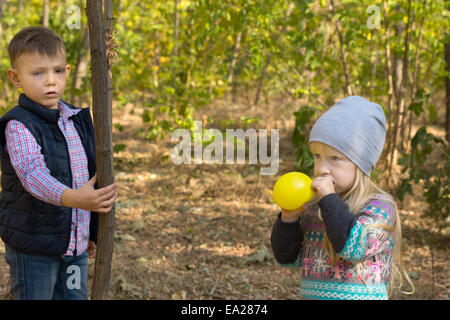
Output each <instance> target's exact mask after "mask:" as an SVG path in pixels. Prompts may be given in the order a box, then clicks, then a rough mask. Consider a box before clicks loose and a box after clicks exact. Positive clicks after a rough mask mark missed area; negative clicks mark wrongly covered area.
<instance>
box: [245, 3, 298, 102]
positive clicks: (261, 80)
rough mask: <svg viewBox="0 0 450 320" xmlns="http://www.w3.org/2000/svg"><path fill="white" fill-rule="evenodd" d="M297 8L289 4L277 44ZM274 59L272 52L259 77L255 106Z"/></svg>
mask: <svg viewBox="0 0 450 320" xmlns="http://www.w3.org/2000/svg"><path fill="white" fill-rule="evenodd" d="M294 7H295V3H294V2H291V3H290V4H289V7H288V8H287V10H286V14H285V15H284V22H283V27H282V29H281V31H280V32H279V33H278V34H277V36H276V38H275V42H277V41H278V39H279V38H280V36H281V35H282V34H283V33H284V31H285V30H286V23H287V20H288V19H289V17H290V15H291V13H292V10H294ZM272 57H273V51H270V54H269V56H268V57H267V60H266V63H265V64H264V67H263V70H262V72H261V76H260V77H259V83H258V89H257V91H256V97H255V102H254V105H257V104H258V103H259V97H260V95H261V91H262V87H263V83H264V78H265V76H266V72H267V67H268V66H269V65H270V63H271V62H272Z"/></svg>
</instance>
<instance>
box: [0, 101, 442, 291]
mask: <svg viewBox="0 0 450 320" xmlns="http://www.w3.org/2000/svg"><path fill="white" fill-rule="evenodd" d="M297 107H298V106H296V105H294V104H293V103H285V102H283V101H271V103H270V104H263V105H262V106H261V107H259V108H247V107H246V105H245V103H242V104H233V103H230V102H227V101H222V102H220V101H219V102H217V103H215V104H214V105H212V106H210V107H207V108H204V109H202V110H198V111H197V115H196V119H202V118H203V119H207V118H209V119H210V120H213V122H212V124H211V126H212V127H214V128H218V129H219V130H221V131H222V130H224V129H225V127H223V122H221V120H236V123H237V124H239V118H240V116H242V115H246V116H249V117H259V118H260V119H261V120H260V122H259V123H255V124H252V127H254V128H256V129H258V128H266V129H270V128H279V129H280V168H279V171H278V173H277V175H273V176H263V175H260V167H259V166H256V165H207V164H201V165H179V166H176V165H175V164H173V163H172V161H171V157H170V153H171V143H170V137H167V138H166V139H164V140H163V141H159V142H150V141H146V140H145V139H143V138H140V137H139V136H136V135H135V132H136V131H137V130H138V129H139V128H141V127H143V126H144V125H143V124H142V122H141V118H140V112H141V111H142V110H139V109H137V108H136V109H135V110H134V111H133V113H132V114H130V110H131V108H132V106H127V107H126V108H125V109H122V110H115V113H114V123H120V124H121V125H122V126H123V131H121V132H119V131H117V130H116V129H115V130H114V143H116V144H119V143H123V144H126V145H127V148H126V150H125V151H123V152H120V153H118V154H116V157H115V160H114V165H115V180H116V182H117V183H118V184H119V186H120V191H119V198H118V200H117V203H116V211H115V215H116V234H115V246H114V256H113V261H112V272H111V286H110V288H111V290H110V298H112V299H298V298H299V291H298V287H299V283H300V271H299V269H291V268H283V267H280V266H279V265H278V264H277V263H276V262H275V260H274V258H273V255H272V252H271V247H270V232H271V229H272V225H273V222H274V220H275V218H276V215H277V213H278V211H279V210H278V208H277V206H276V205H274V204H273V202H272V200H271V189H272V187H273V185H274V183H275V181H276V179H277V178H278V177H279V176H280V175H281V174H283V173H286V172H289V171H292V170H293V164H294V160H295V155H294V149H293V147H292V145H291V143H290V137H291V135H292V130H293V126H294V119H293V117H292V112H293V111H295V110H296V108H297ZM437 131H438V132H439V128H438V130H437ZM418 194H420V192H419V193H418ZM425 205H426V204H425V202H424V201H422V200H421V199H420V197H419V196H415V197H414V198H413V197H408V198H407V199H406V201H405V202H404V204H403V205H401V206H400V209H401V216H402V219H403V240H404V241H403V251H404V262H405V264H406V266H407V269H408V271H409V272H410V276H411V277H412V278H413V281H414V283H415V286H416V293H415V294H414V295H412V296H401V297H400V299H448V296H449V295H450V271H449V270H450V268H449V265H450V263H449V261H448V258H449V249H448V243H449V232H448V230H443V231H441V232H438V230H437V229H436V228H434V227H432V226H433V225H434V224H433V222H432V221H431V220H429V219H425V218H423V217H422V216H421V212H422V211H423V208H424V206H425ZM93 270H94V261H90V276H89V281H90V283H91V281H92V275H93ZM8 272H9V270H8V267H7V265H6V262H5V260H4V247H3V243H1V242H0V297H4V298H8V294H7V292H8V285H9V274H8ZM405 289H408V288H407V287H405Z"/></svg>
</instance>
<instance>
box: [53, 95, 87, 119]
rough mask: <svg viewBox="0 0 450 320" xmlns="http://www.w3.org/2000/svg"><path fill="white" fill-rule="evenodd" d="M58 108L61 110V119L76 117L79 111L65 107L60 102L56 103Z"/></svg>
mask: <svg viewBox="0 0 450 320" xmlns="http://www.w3.org/2000/svg"><path fill="white" fill-rule="evenodd" d="M58 108H59V110H61V117H62V118H64V119H67V118H69V117H71V116H73V115H76V114H77V113H78V112H80V111H81V109H78V108H77V109H72V108H70V107H69V106H68V105H66V104H65V103H64V102H63V101H62V100H59V102H58Z"/></svg>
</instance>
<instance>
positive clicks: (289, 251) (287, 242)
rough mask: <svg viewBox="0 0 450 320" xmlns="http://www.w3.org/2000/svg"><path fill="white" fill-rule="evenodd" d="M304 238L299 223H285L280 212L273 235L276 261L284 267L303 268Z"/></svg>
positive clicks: (272, 242) (273, 249)
mask: <svg viewBox="0 0 450 320" xmlns="http://www.w3.org/2000/svg"><path fill="white" fill-rule="evenodd" d="M303 237H304V236H303V230H302V228H301V226H300V223H299V221H297V222H283V221H282V220H281V212H280V213H279V215H278V218H277V220H276V222H275V224H274V226H273V229H272V234H271V244H272V251H273V254H274V256H275V260H276V261H277V262H278V263H279V264H280V265H283V266H291V267H296V266H301V260H300V257H301V248H302V242H303Z"/></svg>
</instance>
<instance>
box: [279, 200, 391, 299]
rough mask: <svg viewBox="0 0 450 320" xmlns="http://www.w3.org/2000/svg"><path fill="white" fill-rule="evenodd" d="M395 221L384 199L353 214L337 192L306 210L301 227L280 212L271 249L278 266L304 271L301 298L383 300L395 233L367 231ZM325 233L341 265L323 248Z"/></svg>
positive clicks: (389, 204)
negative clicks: (334, 261) (284, 218)
mask: <svg viewBox="0 0 450 320" xmlns="http://www.w3.org/2000/svg"><path fill="white" fill-rule="evenodd" d="M319 207H320V211H321V218H320V217H319ZM394 223H395V214H394V209H393V206H392V204H391V203H390V202H388V198H386V196H382V195H375V196H374V198H373V199H372V200H370V201H369V202H368V203H366V205H365V206H364V207H363V209H362V210H360V211H359V212H358V214H357V215H356V216H355V215H354V214H352V213H350V211H349V208H348V206H347V204H345V203H344V202H343V201H342V200H341V199H340V198H339V196H338V195H337V194H335V193H334V194H329V195H327V196H325V197H323V198H322V199H321V200H320V201H319V203H318V205H315V206H314V205H313V206H311V207H310V208H308V209H307V210H306V211H305V212H304V213H303V214H302V216H301V217H300V220H299V223H285V222H283V221H282V220H281V213H280V215H279V217H278V219H277V221H276V222H275V225H274V227H273V230H272V236H271V241H272V249H273V252H274V256H275V258H276V260H277V261H278V263H279V264H280V265H282V266H291V267H301V272H302V281H301V286H300V292H301V297H302V298H303V299H326V300H361V299H364V300H385V299H388V296H387V285H388V283H389V280H390V276H391V268H392V251H393V247H394V243H393V239H392V234H391V233H390V232H388V231H386V230H385V229H383V228H380V227H372V228H367V229H366V227H367V226H369V225H373V224H384V225H388V226H393V225H394ZM324 232H326V234H327V236H328V238H329V240H330V242H331V244H332V246H333V249H334V251H335V252H336V253H337V255H338V256H339V257H340V259H339V261H338V262H337V263H332V261H331V259H330V257H329V256H328V255H327V253H326V251H325V250H324V242H323V238H324Z"/></svg>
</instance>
